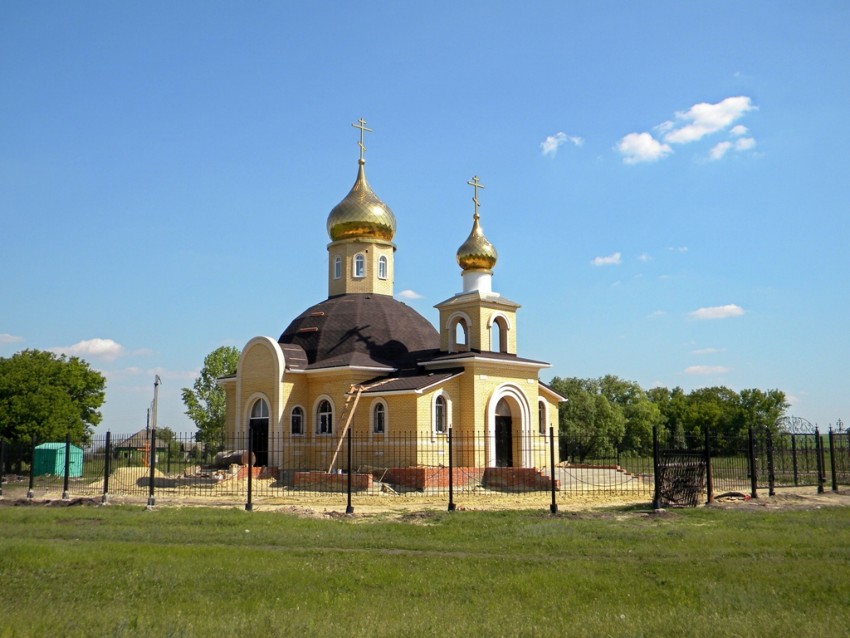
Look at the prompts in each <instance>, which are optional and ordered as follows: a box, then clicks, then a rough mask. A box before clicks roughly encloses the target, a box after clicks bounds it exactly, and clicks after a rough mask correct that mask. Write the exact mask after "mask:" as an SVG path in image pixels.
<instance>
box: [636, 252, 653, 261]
mask: <svg viewBox="0 0 850 638" xmlns="http://www.w3.org/2000/svg"><path fill="white" fill-rule="evenodd" d="M638 261H643V262H647V261H652V255H650V254H649V253H641V254H640V255H638Z"/></svg>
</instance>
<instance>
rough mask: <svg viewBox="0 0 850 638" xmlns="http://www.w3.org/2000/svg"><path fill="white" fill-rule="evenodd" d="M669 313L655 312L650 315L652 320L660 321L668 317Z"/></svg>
mask: <svg viewBox="0 0 850 638" xmlns="http://www.w3.org/2000/svg"><path fill="white" fill-rule="evenodd" d="M666 316H667V313H666V312H665V311H664V310H655V311H654V312H652V313H651V314H650V315H649V318H650V319H659V318H661V317H666Z"/></svg>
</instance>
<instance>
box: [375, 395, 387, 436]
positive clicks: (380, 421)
mask: <svg viewBox="0 0 850 638" xmlns="http://www.w3.org/2000/svg"><path fill="white" fill-rule="evenodd" d="M386 431H387V407H386V406H385V405H384V404H383V403H376V404H375V407H374V408H372V432H373V433H374V434H386Z"/></svg>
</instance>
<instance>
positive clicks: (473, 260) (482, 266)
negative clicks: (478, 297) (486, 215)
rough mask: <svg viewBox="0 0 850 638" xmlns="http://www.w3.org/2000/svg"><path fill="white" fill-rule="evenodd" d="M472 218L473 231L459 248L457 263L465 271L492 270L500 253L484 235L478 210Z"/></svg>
mask: <svg viewBox="0 0 850 638" xmlns="http://www.w3.org/2000/svg"><path fill="white" fill-rule="evenodd" d="M472 219H473V222H472V232H471V233H469V237H467V238H466V241H465V242H463V244H461V246H460V248H458V249H457V263H458V265H459V266H460V267H461V268H462V269H463V270H465V271H466V270H490V269H492V268H493V266H495V265H496V260H497V259H498V258H499V253H497V252H496V247H495V246H493V244H491V243H490V242H489V241H487V238H486V237H485V236H484V231H483V230H482V229H481V224H480V223H479V222H478V220H479V215H478V212H477V211H476V212H475V215H473V217H472Z"/></svg>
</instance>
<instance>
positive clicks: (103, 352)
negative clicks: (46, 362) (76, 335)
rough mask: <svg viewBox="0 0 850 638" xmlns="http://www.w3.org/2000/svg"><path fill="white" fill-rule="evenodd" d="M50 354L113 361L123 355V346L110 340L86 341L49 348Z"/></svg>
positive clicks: (96, 339)
mask: <svg viewBox="0 0 850 638" xmlns="http://www.w3.org/2000/svg"><path fill="white" fill-rule="evenodd" d="M51 351H52V352H57V353H60V354H69V355H71V356H74V357H92V358H95V359H102V360H104V361H114V360H115V359H117V358H118V357H120V356H121V355H123V354H124V346H122V345H121V344H120V343H118V342H116V341H113V340H112V339H99V338H95V339H86V340H85V341H80V342H79V343H75V344H74V345H72V346H67V347H59V348H51Z"/></svg>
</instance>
